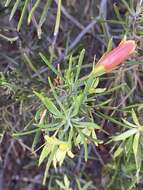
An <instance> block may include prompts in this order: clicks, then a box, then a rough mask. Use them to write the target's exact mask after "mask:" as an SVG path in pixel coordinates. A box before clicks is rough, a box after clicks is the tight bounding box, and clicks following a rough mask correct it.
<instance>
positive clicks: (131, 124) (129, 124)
mask: <svg viewBox="0 0 143 190" xmlns="http://www.w3.org/2000/svg"><path fill="white" fill-rule="evenodd" d="M122 120H123V122H124V123H125V124H126V125H127V126H128V127H131V128H134V127H137V126H136V125H134V124H133V123H130V122H129V121H127V120H126V119H122Z"/></svg>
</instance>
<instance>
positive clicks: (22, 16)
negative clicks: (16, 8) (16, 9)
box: [17, 0, 30, 32]
mask: <svg viewBox="0 0 143 190" xmlns="http://www.w3.org/2000/svg"><path fill="white" fill-rule="evenodd" d="M29 1H30V0H25V4H24V7H23V9H22V13H21V16H20V19H19V21H18V25H17V31H18V32H19V30H20V28H21V25H22V22H23V19H24V16H25V13H26V9H27V7H28V3H29Z"/></svg>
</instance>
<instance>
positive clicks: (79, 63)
mask: <svg viewBox="0 0 143 190" xmlns="http://www.w3.org/2000/svg"><path fill="white" fill-rule="evenodd" d="M84 55H85V49H83V50H82V51H81V53H80V55H79V60H78V65H77V71H76V76H75V82H77V80H78V77H79V74H80V70H81V65H82V63H83V59H84Z"/></svg>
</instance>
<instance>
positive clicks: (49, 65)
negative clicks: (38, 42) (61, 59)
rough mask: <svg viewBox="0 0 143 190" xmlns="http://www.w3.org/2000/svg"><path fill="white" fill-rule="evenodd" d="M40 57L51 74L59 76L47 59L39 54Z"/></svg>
mask: <svg viewBox="0 0 143 190" xmlns="http://www.w3.org/2000/svg"><path fill="white" fill-rule="evenodd" d="M39 55H40V57H41V58H42V60H43V61H44V62H45V63H46V65H47V66H48V67H49V68H50V69H51V70H52V71H53V73H55V74H56V75H59V73H58V71H57V70H56V69H55V67H54V66H53V65H52V64H51V63H50V61H48V59H47V58H46V57H45V56H44V55H43V54H42V53H39Z"/></svg>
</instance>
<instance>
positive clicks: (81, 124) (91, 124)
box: [78, 122, 101, 129]
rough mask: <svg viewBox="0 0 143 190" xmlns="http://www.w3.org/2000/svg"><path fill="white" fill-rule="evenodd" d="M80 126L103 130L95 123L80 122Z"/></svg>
mask: <svg viewBox="0 0 143 190" xmlns="http://www.w3.org/2000/svg"><path fill="white" fill-rule="evenodd" d="M78 125H80V126H81V127H83V128H90V129H101V127H100V126H99V125H97V124H96V123H93V122H78Z"/></svg>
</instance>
